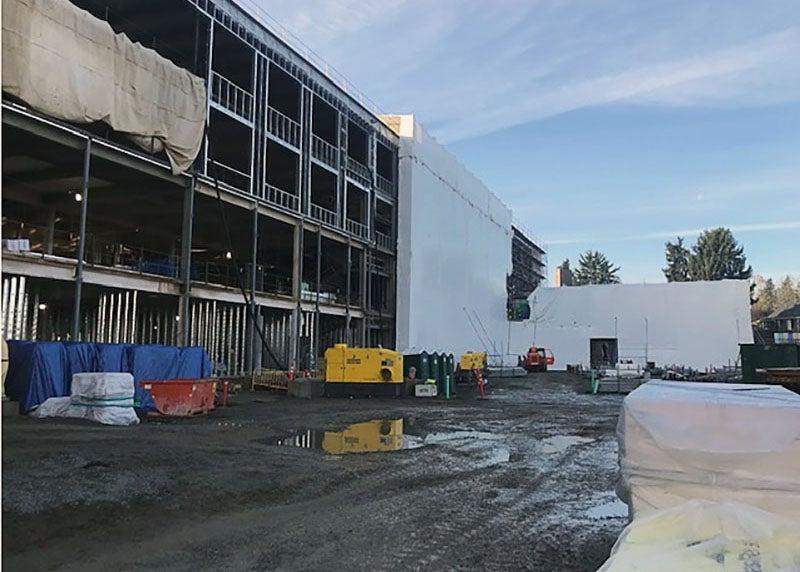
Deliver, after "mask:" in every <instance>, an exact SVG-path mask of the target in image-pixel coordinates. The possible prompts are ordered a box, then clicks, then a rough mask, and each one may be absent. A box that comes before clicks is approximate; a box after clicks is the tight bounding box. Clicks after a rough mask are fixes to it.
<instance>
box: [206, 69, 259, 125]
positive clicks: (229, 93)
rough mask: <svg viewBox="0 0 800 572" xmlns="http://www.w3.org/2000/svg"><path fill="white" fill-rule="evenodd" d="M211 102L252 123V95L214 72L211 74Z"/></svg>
mask: <svg viewBox="0 0 800 572" xmlns="http://www.w3.org/2000/svg"><path fill="white" fill-rule="evenodd" d="M211 101H213V102H214V103H217V104H218V105H220V106H221V107H224V108H225V109H227V110H228V111H230V112H231V113H233V114H234V115H237V116H239V117H241V118H242V119H244V120H245V121H247V122H249V123H252V121H253V95H252V94H251V93H250V92H248V91H246V90H244V89H242V88H241V87H239V86H238V85H236V84H235V83H233V82H231V81H230V80H228V79H226V78H225V77H223V76H221V75H220V74H218V73H217V72H215V71H212V72H211Z"/></svg>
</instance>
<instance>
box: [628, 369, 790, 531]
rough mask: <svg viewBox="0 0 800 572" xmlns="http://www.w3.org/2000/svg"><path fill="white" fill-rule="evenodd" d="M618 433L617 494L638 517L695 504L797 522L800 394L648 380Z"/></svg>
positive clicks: (772, 388) (630, 400)
mask: <svg viewBox="0 0 800 572" xmlns="http://www.w3.org/2000/svg"><path fill="white" fill-rule="evenodd" d="M617 433H618V439H619V445H620V453H619V455H620V456H619V461H620V472H621V481H620V486H619V490H618V492H619V496H620V497H621V498H622V499H623V500H625V501H626V502H627V503H628V505H629V507H630V512H631V515H632V516H633V517H634V518H640V517H642V516H646V515H648V514H650V513H653V512H655V511H659V510H663V509H668V508H671V507H675V506H678V505H681V504H683V503H685V502H686V501H688V500H692V499H700V500H707V501H713V502H723V501H733V502H739V503H744V504H747V505H751V506H753V507H757V508H760V509H763V510H765V511H768V512H771V513H774V514H777V515H783V516H786V517H788V518H795V519H796V518H800V395H796V394H794V393H792V392H790V391H789V390H787V389H784V388H782V387H779V386H768V385H749V384H748V385H742V384H720V383H688V382H667V381H651V382H649V383H646V384H645V385H643V386H641V387H639V388H638V389H636V390H635V391H634V392H632V393H631V394H630V395H628V396H627V397H626V398H625V401H624V402H623V406H622V413H621V415H620V419H619V424H618V427H617Z"/></svg>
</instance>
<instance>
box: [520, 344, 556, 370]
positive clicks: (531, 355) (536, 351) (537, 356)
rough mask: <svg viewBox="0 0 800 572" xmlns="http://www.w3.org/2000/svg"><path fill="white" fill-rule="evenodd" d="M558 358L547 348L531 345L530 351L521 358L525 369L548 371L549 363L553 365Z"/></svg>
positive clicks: (521, 365)
mask: <svg viewBox="0 0 800 572" xmlns="http://www.w3.org/2000/svg"><path fill="white" fill-rule="evenodd" d="M555 362H556V358H555V357H554V356H553V352H551V351H550V350H547V349H545V348H537V347H536V346H531V347H530V349H528V353H527V354H525V355H524V356H521V357H520V358H519V365H520V367H524V368H525V371H528V372H532V371H547V366H548V365H553V364H554V363H555Z"/></svg>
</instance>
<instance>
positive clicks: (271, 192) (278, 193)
mask: <svg viewBox="0 0 800 572" xmlns="http://www.w3.org/2000/svg"><path fill="white" fill-rule="evenodd" d="M261 198H262V199H264V200H265V201H267V202H268V203H272V204H273V205H278V206H279V207H283V208H285V209H289V210H292V211H296V210H299V208H300V197H298V196H297V195H295V194H293V193H290V192H289V191H284V190H283V189H279V188H278V187H274V186H272V185H270V184H268V183H264V196H262V197H261Z"/></svg>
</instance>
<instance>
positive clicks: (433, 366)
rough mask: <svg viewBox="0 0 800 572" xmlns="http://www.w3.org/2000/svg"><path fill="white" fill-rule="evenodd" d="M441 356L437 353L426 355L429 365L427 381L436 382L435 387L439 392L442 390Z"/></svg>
mask: <svg viewBox="0 0 800 572" xmlns="http://www.w3.org/2000/svg"><path fill="white" fill-rule="evenodd" d="M441 359H442V358H441V356H440V355H439V354H438V353H437V352H432V353H430V354H428V364H429V365H430V374H429V375H428V378H429V379H435V380H436V387H437V388H438V389H439V391H441V389H442V380H441V377H442V372H441V366H440V365H439V364H440V363H441Z"/></svg>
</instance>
